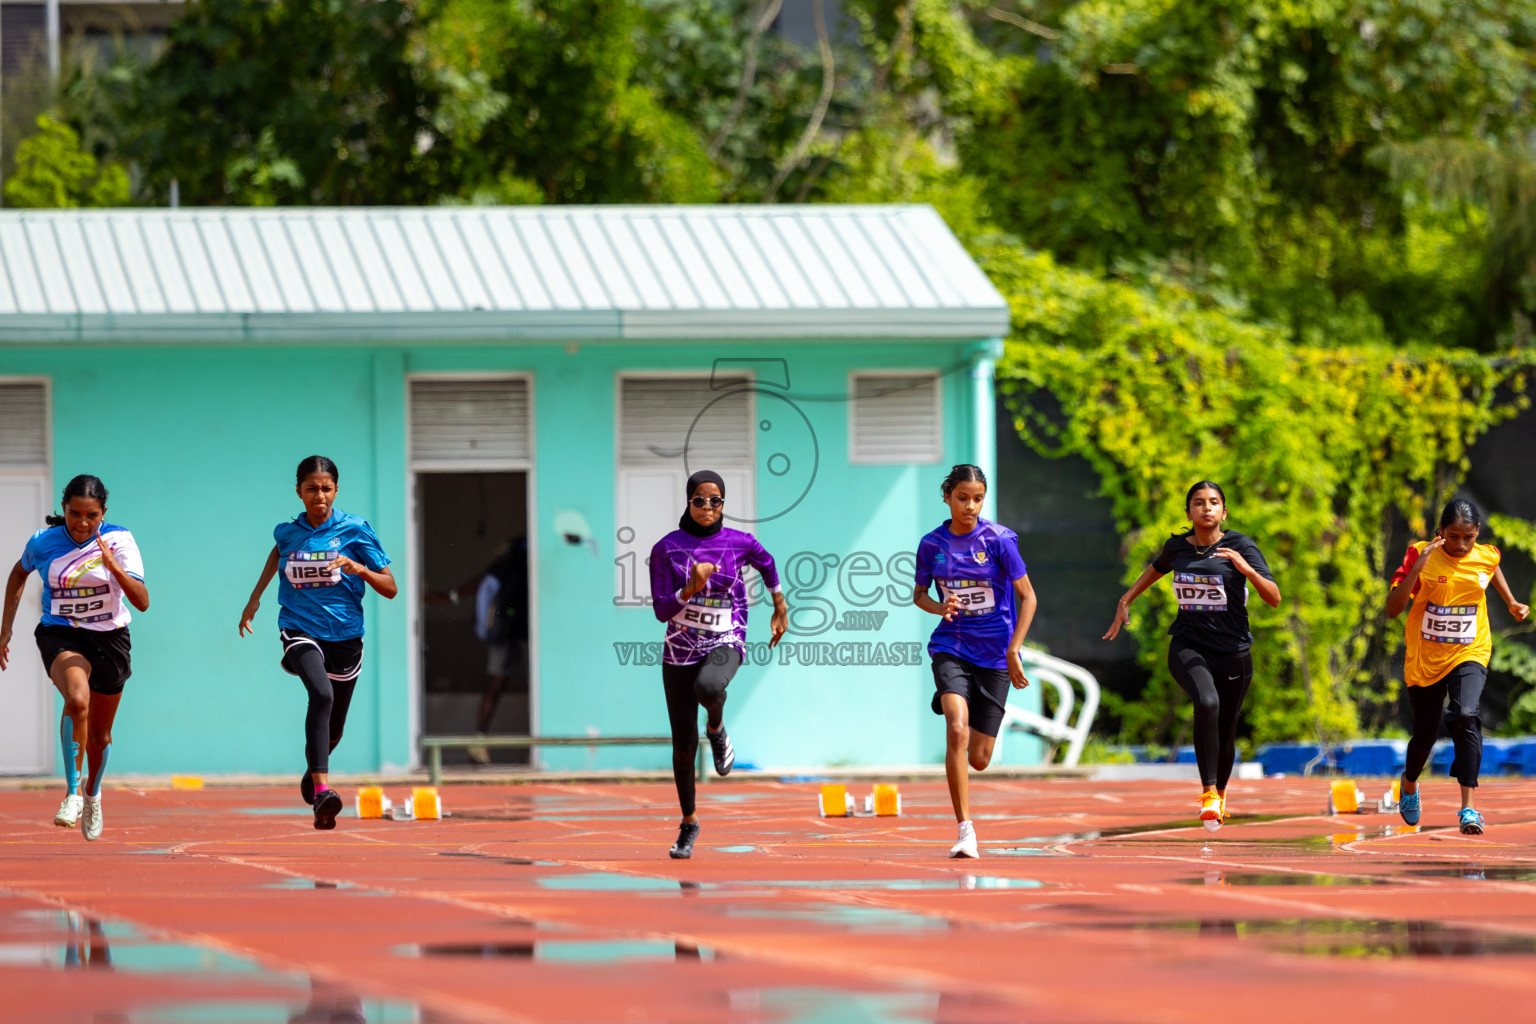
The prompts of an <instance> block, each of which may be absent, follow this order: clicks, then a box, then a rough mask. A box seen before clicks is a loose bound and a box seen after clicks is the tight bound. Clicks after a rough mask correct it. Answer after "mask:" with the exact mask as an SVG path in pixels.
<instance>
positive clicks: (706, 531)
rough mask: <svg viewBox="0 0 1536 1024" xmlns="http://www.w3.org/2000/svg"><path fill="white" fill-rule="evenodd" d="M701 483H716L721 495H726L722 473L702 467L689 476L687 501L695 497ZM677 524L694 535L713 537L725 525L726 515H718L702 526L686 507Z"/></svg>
mask: <svg viewBox="0 0 1536 1024" xmlns="http://www.w3.org/2000/svg"><path fill="white" fill-rule="evenodd" d="M700 484H714V485H715V486H716V487H718V488H720V497H721V498H724V497H725V481H724V480H723V479H721V477H720V474H719V473H716V472H715V471H714V470H710V469H701V470H699V471H698V472H697V473H695V474H693V476H691V477H689V478H688V493H686V494H684V495H683V499H684V501H685V502H686V501H687V500H688V499H690V498H692V497H693V492H694V491H696V490H698V489H699V485H700ZM677 526H678V529H680V530H682V531H683V532H684V533H686V534H689V535H691V536H694V537H713V536H714V535H715V534H717V533H719V532H720V529H721V527H723V526H725V516H723V515H721V516H718V517H716V519H715V521H714V522H713V523H711V524H710V525H709V526H700V525H699V524H698V522H696V521H695V520H694V518H693V514H692V513H691V512H689V511H688V509H687V508H686V507H684V509H683V518H682V519H680V520H678V523H677Z"/></svg>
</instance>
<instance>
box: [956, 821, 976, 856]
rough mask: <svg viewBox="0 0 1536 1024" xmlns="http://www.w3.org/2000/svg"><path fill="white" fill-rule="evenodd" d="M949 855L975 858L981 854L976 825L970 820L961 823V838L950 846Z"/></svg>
mask: <svg viewBox="0 0 1536 1024" xmlns="http://www.w3.org/2000/svg"><path fill="white" fill-rule="evenodd" d="M949 855H950V856H951V857H953V858H956V859H959V858H969V859H970V860H975V859H976V858H978V857H980V856H981V854H980V853H978V852H977V850H976V826H974V825H972V824H971V823H970V822H968V821H962V822H961V823H960V840H959V842H957V843H955V845H954V846H951V847H950V848H949Z"/></svg>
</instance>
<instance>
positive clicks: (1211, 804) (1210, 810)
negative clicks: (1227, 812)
mask: <svg viewBox="0 0 1536 1024" xmlns="http://www.w3.org/2000/svg"><path fill="white" fill-rule="evenodd" d="M1221 804H1222V800H1221V797H1220V796H1218V795H1217V794H1215V793H1204V794H1202V795H1201V797H1200V823H1201V824H1202V825H1204V826H1205V830H1206V831H1207V832H1215V831H1216V830H1217V829H1219V828H1221V819H1222V810H1223V808H1222V806H1221Z"/></svg>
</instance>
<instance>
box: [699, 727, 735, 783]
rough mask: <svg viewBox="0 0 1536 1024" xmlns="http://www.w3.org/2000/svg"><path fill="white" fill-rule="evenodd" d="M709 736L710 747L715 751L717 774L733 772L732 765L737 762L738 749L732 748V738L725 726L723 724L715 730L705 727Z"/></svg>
mask: <svg viewBox="0 0 1536 1024" xmlns="http://www.w3.org/2000/svg"><path fill="white" fill-rule="evenodd" d="M704 732H705V733H706V734H707V735H708V736H709V746H710V749H711V750H713V751H714V752H715V774H716V775H729V774H731V765H733V764H735V763H736V751H735V750H734V749H732V748H731V738H730V737H729V736H727V735H726V734H725V726H723V725H722V726H721V727H720V728H719V729H717V730H715V731H714V732H710V730H708V729H705V730H704Z"/></svg>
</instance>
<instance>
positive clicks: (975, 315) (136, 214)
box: [0, 206, 1008, 342]
mask: <svg viewBox="0 0 1536 1024" xmlns="http://www.w3.org/2000/svg"><path fill="white" fill-rule="evenodd" d="M1007 329H1008V307H1007V303H1006V302H1005V301H1004V300H1003V297H1002V296H1001V295H1000V294H998V291H997V289H996V288H994V287H993V286H992V284H991V282H990V281H988V280H987V278H986V275H984V274H983V273H982V272H981V269H980V268H979V267H977V266H976V264H975V263H974V262H973V261H972V260H971V258H970V256H969V255H968V254H967V253H966V252H965V250H964V249H963V248H962V247H961V246H960V243H959V242H958V241H957V240H956V239H955V237H954V235H953V234H951V233H950V231H949V228H948V227H947V226H946V225H945V224H944V222H943V220H942V219H940V217H939V215H938V214H937V213H936V212H934V210H933V208H932V207H929V206H595V207H594V206H587V207H578V206H549V207H539V206H532V207H529V206H522V207H484V206H459V207H427V208H419V207H395V208H370V209H358V208H338V209H333V208H317V207H297V208H293V207H290V208H284V209H280V210H273V209H236V208H228V207H210V208H197V209H179V210H169V209H138V210H26V211H7V212H0V341H13V342H24V341H49V340H58V341H67V340H78V341H114V340H178V339H179V340H203V339H210V340H223V339H228V340H261V339H285V338H286V339H294V338H310V337H335V336H340V335H345V336H347V337H349V338H364V339H381V338H402V339H403V338H419V339H428V338H447V337H452V338H469V337H478V338H561V339H564V338H698V337H709V338H723V337H758V338H773V337H785V336H795V337H855V336H858V337H893V336H906V337H932V338H949V337H965V338H984V337H996V336H1000V335H1002V334H1005V333H1006V332H1007Z"/></svg>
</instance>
